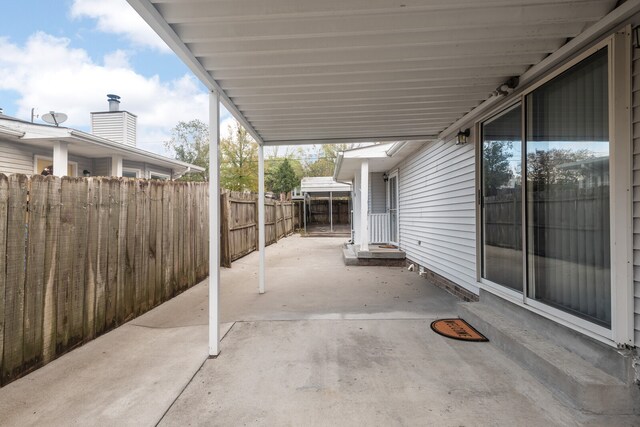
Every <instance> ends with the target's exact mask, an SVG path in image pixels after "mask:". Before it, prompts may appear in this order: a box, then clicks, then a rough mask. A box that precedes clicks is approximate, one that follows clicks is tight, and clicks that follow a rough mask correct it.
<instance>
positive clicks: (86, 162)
mask: <svg viewBox="0 0 640 427" xmlns="http://www.w3.org/2000/svg"><path fill="white" fill-rule="evenodd" d="M49 156H51V154H49ZM69 161H70V162H76V163H78V176H82V171H84V170H88V171H89V172H91V173H92V174H94V172H93V159H89V158H87V157H78V156H74V155H72V154H69ZM94 175H95V174H94Z"/></svg>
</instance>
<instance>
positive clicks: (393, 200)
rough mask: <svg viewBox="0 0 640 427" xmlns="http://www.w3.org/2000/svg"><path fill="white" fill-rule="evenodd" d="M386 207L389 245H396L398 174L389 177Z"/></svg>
mask: <svg viewBox="0 0 640 427" xmlns="http://www.w3.org/2000/svg"><path fill="white" fill-rule="evenodd" d="M388 186H389V188H388V191H387V206H389V243H393V244H395V245H397V244H398V241H399V239H398V234H399V233H398V172H394V173H392V174H391V175H390V176H389V181H388Z"/></svg>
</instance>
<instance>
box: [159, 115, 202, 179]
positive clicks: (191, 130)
mask: <svg viewBox="0 0 640 427" xmlns="http://www.w3.org/2000/svg"><path fill="white" fill-rule="evenodd" d="M164 147H165V149H166V150H167V151H168V152H169V155H171V156H172V157H173V158H175V159H177V160H180V161H182V162H186V163H191V164H192V165H196V166H201V167H203V168H205V171H204V172H201V173H191V174H186V175H184V176H183V177H182V178H180V179H181V180H185V181H206V180H207V178H208V177H209V127H208V126H207V125H206V124H204V123H203V122H202V121H201V120H198V119H195V120H191V121H189V122H178V124H177V125H176V126H175V127H174V128H173V129H172V130H171V139H170V140H169V141H166V142H165V143H164Z"/></svg>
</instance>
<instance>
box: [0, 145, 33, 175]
mask: <svg viewBox="0 0 640 427" xmlns="http://www.w3.org/2000/svg"><path fill="white" fill-rule="evenodd" d="M0 173H3V174H5V175H8V174H13V173H23V174H27V175H31V174H33V152H31V151H30V150H25V149H24V148H22V147H20V146H19V145H17V144H14V143H11V142H8V141H0Z"/></svg>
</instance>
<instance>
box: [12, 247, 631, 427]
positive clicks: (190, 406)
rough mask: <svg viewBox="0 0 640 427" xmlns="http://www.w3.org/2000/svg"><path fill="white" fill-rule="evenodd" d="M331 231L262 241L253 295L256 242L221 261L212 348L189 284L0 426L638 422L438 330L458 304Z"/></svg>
mask: <svg viewBox="0 0 640 427" xmlns="http://www.w3.org/2000/svg"><path fill="white" fill-rule="evenodd" d="M343 240H344V239H340V238H337V239H336V238H300V237H299V236H292V237H289V238H287V239H284V240H281V241H280V242H279V243H278V244H277V245H272V246H270V247H268V248H267V293H266V294H264V295H258V294H257V260H258V256H257V253H253V254H250V255H249V256H247V257H245V258H243V259H241V260H238V261H237V262H235V263H234V264H233V268H231V269H224V270H223V271H222V274H221V279H222V284H221V320H222V322H224V324H223V326H224V328H223V329H224V332H225V333H226V335H225V337H224V339H223V341H222V346H221V347H222V352H221V354H220V356H219V357H218V358H217V359H207V358H206V351H207V350H206V349H207V343H206V339H207V326H206V323H207V287H206V282H203V283H201V284H199V285H197V286H196V287H194V288H192V289H191V290H189V291H187V292H185V293H184V294H182V295H180V296H178V297H177V298H174V299H173V300H171V301H169V302H167V303H165V304H163V305H162V306H160V307H158V308H156V309H154V310H152V311H151V312H149V313H147V314H145V315H143V316H141V317H139V318H138V319H135V320H133V321H132V322H129V323H128V324H126V325H124V326H122V327H120V328H118V329H117V330H115V331H112V332H110V333H108V334H106V335H104V336H102V337H100V338H98V339H96V340H95V341H92V342H90V343H88V344H87V345H85V346H83V347H81V348H79V349H76V350H74V351H72V352H71V353H69V354H67V355H65V356H63V357H61V358H59V359H58V360H56V361H54V362H52V363H50V364H49V365H47V366H45V367H43V368H41V369H39V370H37V371H35V372H34V373H32V374H30V375H28V376H26V377H24V378H22V379H20V380H18V381H15V382H14V383H12V384H9V385H8V386H6V387H4V388H2V389H0V425H12V426H13V425H16V426H18V425H20V426H23V425H143V426H144V425H156V424H158V423H159V424H160V425H168V426H173V425H180V426H183V425H223V426H235V425H447V426H448V425H451V426H459V425H465V426H470V425H509V426H512V425H541V426H542V425H544V426H549V425H589V424H590V425H616V426H623V425H640V419H639V418H637V417H630V416H616V417H595V416H592V415H589V414H584V413H581V412H578V411H575V410H573V409H572V408H570V407H568V406H567V405H566V404H565V403H563V402H562V401H559V400H557V399H556V398H555V397H554V396H553V395H552V394H551V393H550V392H549V391H548V390H547V389H546V388H545V387H544V386H542V385H541V384H540V383H538V382H537V381H536V380H535V379H534V378H533V377H531V376H530V375H529V374H528V373H527V372H526V371H524V370H522V369H521V368H520V367H519V366H518V365H516V364H515V363H514V362H512V361H510V360H509V359H508V358H507V357H506V356H505V355H504V354H502V353H501V352H500V351H498V350H497V349H496V348H494V347H493V346H492V345H491V344H489V343H464V342H459V341H454V340H449V339H446V338H443V337H441V336H439V335H436V334H435V333H433V332H432V331H431V330H430V328H429V323H430V322H431V320H432V319H435V318H439V317H447V316H454V314H455V304H456V302H457V301H456V299H455V298H454V297H452V296H451V295H449V294H447V293H445V292H444V291H442V290H440V289H438V288H436V287H434V286H432V285H430V284H429V283H427V281H426V280H425V279H422V278H420V277H419V276H418V275H417V274H415V273H410V272H407V271H406V269H402V268H397V267H396V268H393V267H345V266H344V265H343V263H342V259H341V243H342V242H343ZM227 331H228V332H227Z"/></svg>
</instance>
